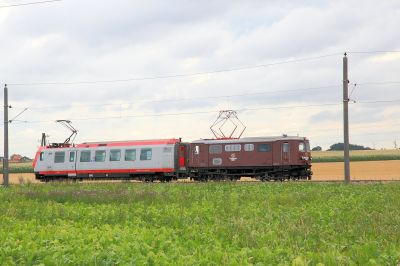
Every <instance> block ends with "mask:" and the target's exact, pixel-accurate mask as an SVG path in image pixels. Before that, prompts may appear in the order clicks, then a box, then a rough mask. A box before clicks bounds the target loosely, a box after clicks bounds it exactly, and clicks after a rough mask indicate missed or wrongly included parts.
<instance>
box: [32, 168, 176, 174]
mask: <svg viewBox="0 0 400 266" xmlns="http://www.w3.org/2000/svg"><path fill="white" fill-rule="evenodd" d="M174 171H175V169H174V168H145V169H101V170H77V171H43V172H39V175H68V174H113V173H154V172H162V173H169V172H174Z"/></svg>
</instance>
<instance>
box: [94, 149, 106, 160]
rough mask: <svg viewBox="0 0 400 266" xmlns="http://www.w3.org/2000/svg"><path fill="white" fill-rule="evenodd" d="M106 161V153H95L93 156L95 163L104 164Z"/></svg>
mask: <svg viewBox="0 0 400 266" xmlns="http://www.w3.org/2000/svg"><path fill="white" fill-rule="evenodd" d="M105 160H106V151H96V152H95V154H94V161H95V162H104V161H105Z"/></svg>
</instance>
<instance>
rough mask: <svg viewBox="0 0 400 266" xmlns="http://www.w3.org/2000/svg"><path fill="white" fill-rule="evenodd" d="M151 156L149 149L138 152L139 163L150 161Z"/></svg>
mask: <svg viewBox="0 0 400 266" xmlns="http://www.w3.org/2000/svg"><path fill="white" fill-rule="evenodd" d="M151 154H152V150H151V149H141V150H140V160H141V161H148V160H151Z"/></svg>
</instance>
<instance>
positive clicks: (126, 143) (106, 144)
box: [75, 139, 180, 148]
mask: <svg viewBox="0 0 400 266" xmlns="http://www.w3.org/2000/svg"><path fill="white" fill-rule="evenodd" d="M178 142H180V140H179V139H160V140H132V141H118V142H112V141H111V142H96V143H82V144H78V145H76V146H75V147H76V148H93V147H120V146H147V145H166V144H176V143H178Z"/></svg>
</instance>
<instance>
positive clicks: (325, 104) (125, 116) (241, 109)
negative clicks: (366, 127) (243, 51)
mask: <svg viewBox="0 0 400 266" xmlns="http://www.w3.org/2000/svg"><path fill="white" fill-rule="evenodd" d="M391 102H400V99H394V100H378V101H360V102H357V103H361V104H377V103H391ZM341 104H342V103H341V102H337V103H323V104H307V105H286V106H265V107H254V108H238V109H235V110H236V111H238V112H245V111H258V110H279V109H296V108H308V107H326V106H337V105H341ZM217 112H218V110H207V111H196V112H178V113H156V114H142V115H114V116H101V117H76V118H68V120H72V121H90V120H109V119H123V118H145V117H163V116H181V115H196V114H210V113H217ZM15 122H20V123H32V124H34V123H52V122H54V120H36V121H27V120H26V121H23V120H16V121H15Z"/></svg>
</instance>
